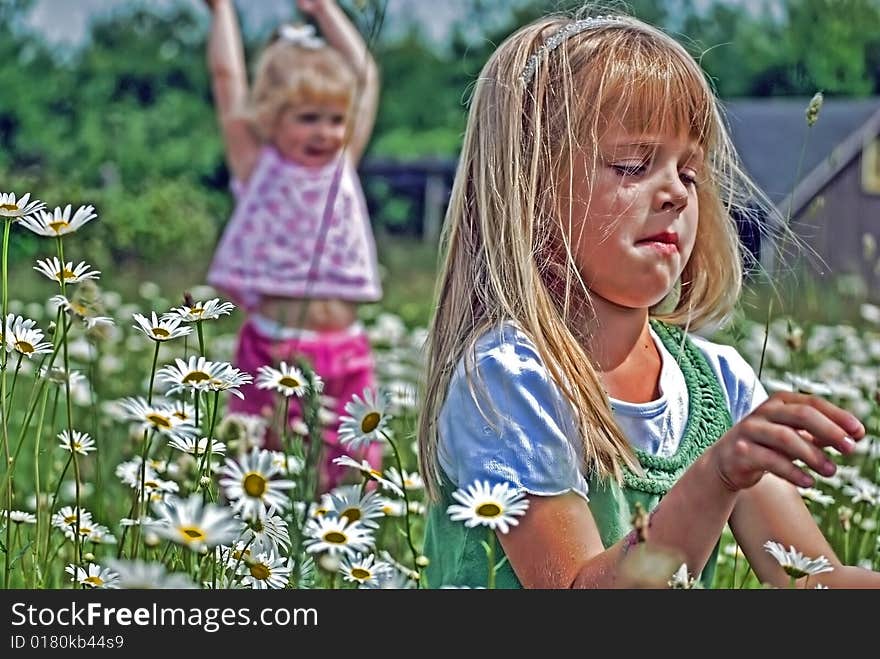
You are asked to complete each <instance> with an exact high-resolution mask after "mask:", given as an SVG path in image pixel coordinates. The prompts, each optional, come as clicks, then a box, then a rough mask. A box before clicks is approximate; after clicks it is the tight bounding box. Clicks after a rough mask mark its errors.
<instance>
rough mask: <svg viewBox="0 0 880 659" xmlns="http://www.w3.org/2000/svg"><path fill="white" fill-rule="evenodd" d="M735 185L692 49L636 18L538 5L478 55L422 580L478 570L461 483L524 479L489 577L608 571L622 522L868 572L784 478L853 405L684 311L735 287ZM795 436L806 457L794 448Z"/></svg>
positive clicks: (764, 569)
mask: <svg viewBox="0 0 880 659" xmlns="http://www.w3.org/2000/svg"><path fill="white" fill-rule="evenodd" d="M753 190H754V188H753V186H752V185H751V184H750V183H749V182H748V180H747V179H746V178H745V177H744V176H742V174H741V171H740V170H739V168H738V167H737V165H736V159H735V155H734V152H733V148H732V146H731V143H730V140H729V138H728V135H727V133H726V131H725V128H724V125H723V123H722V120H721V118H720V114H719V109H718V105H717V102H716V99H715V98H714V96H713V93H712V92H711V90H710V88H709V87H708V85H707V84H706V81H705V78H704V76H703V73H702V71H701V70H700V68H699V66H698V65H697V63H696V62H695V61H694V60H693V58H692V57H691V56H689V55H688V54H687V52H686V51H685V50H684V49H683V48H682V47H681V46H680V45H679V44H678V43H677V42H675V41H674V40H673V39H671V38H670V37H668V36H667V35H665V34H664V33H662V32H661V31H659V30H657V29H655V28H653V27H651V26H649V25H646V24H644V23H642V22H640V21H638V20H635V19H633V18H629V17H624V16H619V17H612V16H603V17H593V18H586V19H582V20H572V19H570V18H559V17H553V18H546V19H542V20H539V21H537V22H535V23H533V24H531V25H528V26H526V27H524V28H522V29H520V30H519V31H517V32H516V33H515V34H513V35H512V36H511V37H509V38H508V39H507V40H506V41H505V42H504V43H503V44H502V45H501V46H500V47H499V48H498V50H497V51H496V52H495V54H494V55H493V56H492V57H491V59H490V61H489V62H488V63H487V64H486V66H485V68H484V69H483V71H482V73H481V74H480V76H479V81H478V83H477V86H476V90H475V93H474V97H473V101H472V106H471V109H470V116H469V120H468V127H467V133H466V137H465V143H464V147H463V151H462V154H461V159H460V162H459V169H458V172H457V176H456V180H455V185H454V190H453V197H452V201H451V205H450V208H449V210H448V215H447V227H446V231H447V234H446V240H447V243H446V248H447V250H448V252H447V255H446V260H445V265H444V268H443V274H442V280H441V282H440V286H439V300H438V308H437V312H436V316H435V318H434V320H433V324H432V328H431V332H430V337H429V344H428V371H427V388H426V392H425V406H424V409H423V415H422V419H421V421H420V443H421V444H420V462H421V466H422V471H423V475H424V477H425V481H426V483H427V486H428V489H429V493H430V495H431V497H432V500H433V504H432V506H431V509H430V511H429V517H428V527H427V529H426V542H425V552H424V553H425V554H426V555H427V556H428V558H429V559H430V561H431V562H430V565H429V567H428V571H427V576H428V583H429V584H430V585H432V586H443V585H470V586H477V585H485V584H486V569H487V568H486V565H487V564H486V552H485V551H484V548H483V547H482V546H481V542H483V541H484V540H485V530H484V529H481V528H467V527H466V526H465V525H464V524H462V523H460V522H453V521H451V520H450V518H449V516H448V515H447V513H446V508H447V506H448V505H449V504H450V503H453V499H452V498H451V496H450V494H451V492H453V491H454V489H455V488H458V487H466V486H468V485H470V484H471V483H473V482H475V481H488V482H489V483H492V484H494V483H500V482H505V481H506V482H509V483H511V484H512V485H513V486H514V488H516V489H517V490H520V491H524V492H525V493H527V496H528V501H529V507H528V510H527V512H526V513H525V515H524V516H523V517H521V518H519V524H518V525H516V526H514V527H512V528H511V529H510V531H509V532H508V533H505V534H501V533H499V534H498V539H499V540H500V544H501V547H502V548H503V552H504V554H506V556H507V559H508V561H506V562H503V561H502V564H503V567H501V568H500V572H499V574H498V575H497V577H496V585H497V586H499V587H505V586H506V587H517V586H525V587H531V588H571V587H573V588H596V587H598V588H607V587H613V586H615V585H620V584H621V583H623V580H622V579H620V577H621V572H620V567H621V564H622V562H623V558H624V557H625V556H626V554H627V551H628V550H629V549H630V548H631V547H632V546H633V545H634V544H635V541H636V536H635V533H636V532H635V531H633V530H631V529H632V528H633V526H632V521H631V520H632V515H633V512H634V511H635V510H636V507H635V504H636V503H640V504H641V505H642V506H643V507H644V508H645V509H646V510H649V511H653V512H652V514H651V517H650V522H649V524H650V531H649V536H648V537H649V544H651V543H653V544H654V545H655V546H658V547H665V548H668V549H671V550H674V551H675V552H677V553H678V554H679V555H681V556H682V557H683V559H684V561H685V563H686V565H687V567H688V568H689V570H690V572H691V575H696V574H701V576H702V579H703V581H704V584H705V583H708V582H710V581H711V576H712V572H713V569H714V562H715V556H716V553H717V547H718V543H719V538H720V536H721V533H722V530H723V529H724V526H725V524H728V523H729V524H730V527H731V529H732V531H733V533H734V535H735V537H736V540H737V542H738V543H739V545H740V546H741V547H742V550H743V551H744V553H745V555H746V557H747V558H748V560H749V562H750V564H751V566H752V568H753V569H754V572H755V574H756V576H757V577H758V578H760V579H761V580H762V581H763V582H766V583H770V584H774V585H778V586H782V587H785V586H788V585H789V582H790V580H789V577H788V576H787V575H786V574H785V572H784V571H783V570H782V569H781V568H780V567H779V565H778V564H777V563H776V561H775V559H774V558H773V556H771V555H770V554H769V553H768V552H767V551H766V550H765V549H764V547H763V545H764V543H765V542H766V541H768V540H772V541H775V542H779V543H781V544H782V545H784V546H788V545H793V546H794V547H795V548H797V549H798V550H800V551H801V552H803V553H804V554H805V555H807V556H819V555H824V556H826V557H828V558H829V560H830V561H831V564H832V565H833V567H834V569H833V571H831V572H827V573H824V574H821V575H818V576H814V577H812V579H811V581H810V585H816V584H817V583H823V584H825V585H828V586H831V587H853V586H875V587H880V575H878V574H876V573H874V572H870V571H867V570H862V569H859V568H855V567H848V566H843V565H841V564H840V560H839V559H838V558H837V557H835V555H834V552H833V551H832V549H831V547H830V546H829V544H828V542H827V541H826V539H825V538H824V537H823V535H822V533H821V532H820V530H819V529H818V527H817V526H816V523H815V522H814V521H813V519H812V517H811V515H810V513H809V511H808V510H807V508H806V506H805V505H804V503H803V502H802V499H801V497H800V495H799V493H798V491H797V489H796V487H795V486H801V487H807V486H810V485H811V484H812V483H813V482H814V481H813V477H812V476H810V475H809V473H808V472H809V470H813V471H815V472H817V473H819V474H822V475H823V476H828V475H830V474H833V473H834V471H835V466H834V464H833V463H832V461H831V460H829V459H828V458H827V457H826V454H825V452H824V451H823V449H824V448H825V447H833V448H834V449H837V450H838V451H841V452H842V453H844V454H849V453H851V452H852V450H853V447H854V440H859V439H860V438H862V437H863V436H864V434H865V429H864V427H863V426H862V424H861V423H860V422H859V420H858V419H856V418H855V417H853V416H852V415H851V414H849V413H848V412H846V411H844V410H842V409H840V408H838V407H836V406H834V405H832V404H831V403H829V402H827V401H825V400H823V399H820V398H817V397H813V396H808V395H804V394H800V393H778V394H774V395H773V396H770V397H769V398H768V397H767V394H766V392H765V391H764V389H763V387H762V386H761V384H760V382H759V381H758V379H757V377H756V375H755V373H754V371H753V370H752V369H751V367H750V366H749V365H748V364H747V363H746V361H745V360H744V359H743V358H742V357H741V356H740V355H739V354H738V353H737V352H736V351H735V350H734V349H733V348H731V347H728V346H723V345H718V344H715V343H712V342H710V341H708V340H706V339H704V338H700V337H698V336H695V335H692V334H691V333H690V332H693V331H698V330H700V329H706V328H712V327H715V326H717V325H718V324H719V323H720V322H722V321H724V320H725V319H726V318H727V317H728V314H729V313H730V312H731V311H732V309H733V307H734V305H735V303H736V300H737V297H738V294H739V292H740V286H741V253H740V245H739V241H738V237H737V233H736V229H735V223H734V221H733V220H732V218H731V212H732V210H733V209H734V208H735V207H736V205H738V202H740V200H741V199H743V197H744V195H747V194H750V193H751V192H752V191H753ZM796 460H800V461H802V463H803V464H804V465H806V467H807V469H801V468H799V467H798V466H797V465H796V464H795V461H796Z"/></svg>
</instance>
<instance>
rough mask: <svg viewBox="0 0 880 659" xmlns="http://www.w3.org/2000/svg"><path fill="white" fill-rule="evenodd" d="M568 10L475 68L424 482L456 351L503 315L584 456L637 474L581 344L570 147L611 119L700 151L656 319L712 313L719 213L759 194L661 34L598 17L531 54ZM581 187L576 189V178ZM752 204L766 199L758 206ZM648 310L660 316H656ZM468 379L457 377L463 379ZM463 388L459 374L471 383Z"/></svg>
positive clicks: (718, 266)
mask: <svg viewBox="0 0 880 659" xmlns="http://www.w3.org/2000/svg"><path fill="white" fill-rule="evenodd" d="M571 21H572V19H571V18H569V17H560V16H553V17H547V18H543V19H540V20H537V21H535V22H533V23H531V24H529V25H527V26H525V27H523V28H521V29H519V30H518V31H517V32H515V33H514V34H513V35H511V36H510V37H508V38H507V39H506V40H505V41H504V43H502V44H501V46H499V48H498V49H497V50H496V51H495V53H494V54H493V55H492V57H491V58H490V59H489V61H488V62H487V64H486V65H485V67H484V68H483V70H482V72H481V73H480V76H479V78H478V80H477V83H476V87H475V90H474V94H473V97H472V101H471V107H470V113H469V116H468V124H467V130H466V134H465V138H464V145H463V148H462V151H461V155H460V159H459V163H458V169H457V172H456V176H455V182H454V184H453V189H452V197H451V200H450V204H449V207H448V209H447V213H446V223H445V226H444V234H443V248H444V250H445V252H446V256H445V260H444V263H443V267H442V274H441V277H440V280H439V282H438V294H437V309H436V314H435V316H434V319H433V322H432V326H431V329H430V332H429V337H428V342H427V371H426V386H425V388H424V392H423V393H424V397H423V398H424V399H423V406H422V412H421V417H420V420H419V438H420V442H419V461H420V466H421V470H422V473H423V475H424V478H425V481H426V485H427V489H428V493H429V495H430V496H431V497H432V498H436V497H437V495H438V492H439V488H438V485H439V482H440V467H439V464H438V458H437V446H438V436H437V425H436V421H437V418H438V415H439V413H440V410H441V408H442V406H443V402H444V400H445V397H446V391H447V388H448V385H449V382H450V378H451V377H452V374H453V372H454V369H455V367H456V364H457V363H458V362H459V361H460V360H461V359H462V358H464V359H465V364H466V366H467V365H468V364H471V363H472V358H473V352H474V351H473V347H474V342H475V340H476V339H477V338H478V337H479V336H480V335H481V334H483V333H484V332H486V331H487V330H488V329H489V328H492V327H493V326H497V325H498V324H499V323H501V322H504V321H512V322H513V323H515V324H516V325H517V326H518V327H519V329H521V330H522V331H523V332H525V333H526V335H528V336H529V338H530V339H531V340H532V341H533V342H534V345H535V347H536V349H537V350H538V353H539V355H540V356H541V358H542V360H543V362H544V364H545V366H546V367H547V369H548V371H549V373H550V374H551V376H552V377H553V379H554V381H555V383H556V384H557V385H558V386H559V388H560V390H561V391H562V392H563V393H564V394H565V396H566V397H567V398H568V400H570V402H571V404H572V406H573V409H574V411H575V414H576V417H577V423H578V428H579V432H580V437H581V440H582V443H583V449H584V451H583V453H584V456H585V464H584V465H583V468H584V469H585V470H587V469H595V470H596V471H597V472H598V474H599V475H600V476H612V477H614V478H616V479H620V478H621V477H622V465H623V464H627V465H628V466H629V467H630V468H631V469H633V470H635V471H637V472H639V471H640V467H639V465H638V461H637V459H636V457H635V454H634V452H633V450H632V448H631V447H630V445H629V442H628V441H627V440H626V438H625V437H624V436H623V433H622V432H621V430H620V429H619V427H618V426H617V424H616V423H615V421H614V417H613V415H612V413H611V408H610V404H609V401H608V397H607V395H606V394H605V392H604V390H603V387H602V383H601V381H600V379H599V376H598V373H597V371H596V368H595V367H594V365H593V362H592V360H591V359H590V357H589V355H588V353H587V352H586V351H585V349H584V347H583V344H585V343H587V342H588V340H589V337H586V336H584V335H583V333H582V331H580V332H579V331H578V329H579V328H583V327H584V326H585V323H586V322H587V321H589V317H587V316H585V313H584V310H585V309H586V310H587V314H589V309H590V306H589V299H590V298H589V296H590V293H589V291H588V290H587V287H586V286H585V284H584V282H583V280H582V279H581V278H580V276H579V274H578V270H577V267H576V265H575V262H574V259H573V255H572V254H573V249H572V246H571V244H570V242H569V240H568V239H567V238H566V236H567V235H571V231H565V230H563V229H564V226H565V224H566V223H569V227H570V226H571V224H570V223H571V222H572V216H571V202H570V201H569V202H568V209H567V210H566V209H565V208H560V206H562V204H560V203H559V202H560V199H561V198H562V197H560V195H559V192H560V191H563V192H565V193H566V194H565V195H564V198H567V199H568V200H571V199H572V197H574V196H576V195H574V194H571V191H568V190H564V189H562V186H564V185H570V183H568V182H567V181H568V178H570V177H568V178H567V174H568V173H569V172H571V171H572V163H573V158H574V157H575V156H576V155H577V157H581V154H583V153H586V157H587V158H588V162H589V158H590V157H591V156H592V162H593V166H594V168H595V164H596V163H597V161H598V157H599V156H598V153H597V143H598V141H599V136H600V135H601V131H602V130H603V129H604V128H605V126H606V125H607V123H608V122H609V120H610V119H612V118H613V119H614V120H615V121H617V120H623V122H624V125H625V126H626V127H627V128H629V129H632V130H634V131H636V132H637V133H645V134H649V133H650V134H655V135H664V134H669V133H672V134H674V135H677V134H680V133H681V132H682V131H685V132H686V134H688V135H689V136H690V137H691V138H693V139H695V140H696V141H697V142H698V143H699V145H700V146H702V148H703V149H704V153H705V165H704V167H703V170H704V172H705V174H706V175H705V176H703V177H702V178H704V179H706V180H705V181H701V182H700V185H699V187H698V192H697V193H698V202H699V231H698V233H697V237H696V244H695V246H694V250H693V254H692V256H691V257H690V260H689V261H688V263H687V265H686V266H685V268H684V272H683V274H682V276H681V296H680V298H679V300H678V301H677V303H675V305H674V308H673V309H672V310H671V311H667V312H665V313H663V314H662V315H658V317H660V318H661V319H662V320H664V321H666V322H669V323H673V324H677V325H681V326H685V327H687V328H689V329H693V330H697V329H699V328H701V327H705V326H707V325H715V324H720V323H722V322H723V321H724V320H725V319H727V318H728V317H729V315H730V313H731V312H732V310H733V308H734V306H735V303H736V300H737V298H738V296H739V293H740V289H741V284H742V260H741V259H742V254H741V246H740V242H739V237H738V233H737V229H736V225H735V222H734V220H733V219H732V212H733V210H734V209H735V208H745V207H746V206H747V203H746V202H748V203H749V204H752V205H754V204H755V201H756V200H757V201H758V202H759V203H760V202H761V200H764V199H765V198H764V197H763V195H761V193H760V192H759V191H758V190H757V188H756V187H755V186H754V184H753V183H751V181H749V179H748V177H747V176H745V174H744V173H743V171H742V169H741V167H740V166H739V164H738V163H737V158H736V155H735V152H734V148H733V146H732V144H731V141H730V138H729V136H728V133H727V130H726V129H725V125H724V121H723V119H722V117H721V114H720V110H719V106H718V103H717V101H716V98H715V95H714V93H713V91H712V89H711V88H710V86H709V85H708V83H707V81H706V79H705V77H704V75H703V72H702V70H701V69H700V67H699V65H698V64H697V62H696V61H695V60H694V59H693V57H691V55H689V54H688V52H687V51H686V50H685V49H684V48H683V47H682V46H681V45H680V44H679V43H678V42H676V41H675V40H674V39H673V38H671V37H670V36H668V35H666V34H665V33H663V32H662V31H660V30H659V29H657V28H654V27H652V26H650V25H647V24H645V23H643V22H641V21H639V20H637V19H634V18H631V17H626V16H616V17H614V20H597V21H595V22H593V23H591V24H590V26H589V27H588V28H587V29H585V30H584V31H582V32H579V33H577V34H573V35H572V36H569V37H568V38H566V39H564V40H563V41H562V42H561V43H560V44H559V45H558V47H556V48H555V49H553V50H552V52H548V53H543V54H542V55H541V56H540V57H539V58H538V60H537V65H536V67H535V70H534V73H533V75H531V77H529V78H528V79H526V80H524V79H523V73H524V71H525V70H526V69H527V66H528V64H529V58H530V57H531V56H532V55H533V54H534V53H535V52H536V51H538V49H539V48H540V47H541V45H542V44H544V43H545V42H546V40H547V39H548V38H549V37H551V36H552V35H554V34H556V33H557V31H558V30H559V29H560V28H562V27H564V26H566V25H568V24H570V23H571ZM577 192H579V193H582V194H584V195H586V196H587V198H589V190H586V191H577ZM762 205H763V204H762ZM655 315H657V314H655ZM469 382H470V381H469ZM471 386H472V385H471Z"/></svg>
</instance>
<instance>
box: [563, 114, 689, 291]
mask: <svg viewBox="0 0 880 659" xmlns="http://www.w3.org/2000/svg"><path fill="white" fill-rule="evenodd" d="M598 151H599V154H598V155H599V158H598V161H597V162H596V165H595V168H594V167H593V163H592V151H591V150H587V152H581V153H577V154H575V157H574V166H573V172H572V173H571V179H570V183H571V188H570V189H571V209H572V220H571V227H570V229H569V227H568V203H569V200H568V198H567V197H568V196H569V195H568V190H569V186H568V185H567V183H568V181H566V182H565V183H564V184H563V186H562V189H563V191H564V192H563V194H562V198H561V200H560V217H561V218H562V225H563V230H564V231H565V232H566V234H567V235H568V237H569V239H570V241H571V245H572V251H573V253H574V258H575V262H576V264H577V266H578V269H579V270H580V273H581V276H582V277H583V279H584V282H585V284H586V286H587V287H588V288H589V289H590V291H592V293H593V294H594V295H598V296H600V297H601V298H604V299H605V300H608V301H609V302H611V303H613V304H616V305H619V306H624V307H628V308H647V307H650V306H652V305H654V304H656V303H657V302H659V301H660V300H661V299H662V298H663V297H664V296H665V295H666V293H667V292H669V290H670V289H671V288H672V286H673V284H674V283H675V281H676V279H678V277H679V275H680V274H681V272H682V270H683V269H684V266H685V264H686V263H687V261H688V259H689V258H690V255H691V252H692V251H693V248H694V241H695V238H696V233H697V220H698V217H699V208H698V203H697V185H698V182H699V180H700V179H701V177H702V176H703V174H704V172H703V171H702V170H703V157H702V152H701V149H700V146H699V145H698V144H697V143H696V142H694V141H693V140H691V139H690V138H689V137H688V136H687V135H684V136H682V135H644V134H633V133H632V132H630V131H628V130H626V129H625V128H623V127H622V126H618V127H616V128H615V127H611V128H610V129H607V130H606V131H605V132H604V134H603V136H602V137H601V139H600V141H599V144H598Z"/></svg>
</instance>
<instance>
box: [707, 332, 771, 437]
mask: <svg viewBox="0 0 880 659" xmlns="http://www.w3.org/2000/svg"><path fill="white" fill-rule="evenodd" d="M695 343H696V344H697V345H698V346H699V347H700V348H701V349H702V351H703V354H704V355H705V356H706V358H707V359H708V361H709V364H710V365H711V366H712V368H713V370H714V371H715V374H716V375H717V376H718V380H719V382H720V383H721V388H722V389H723V390H724V397H725V398H726V399H727V406H728V409H729V410H730V416H731V418H732V420H733V422H734V423H738V422H739V421H740V420H742V419H743V417H745V416H747V415H748V414H749V413H751V411H752V410H754V409H755V408H756V407H758V405H760V404H761V403H763V402H764V401H765V400H767V391H766V390H765V389H764V385H762V384H761V381H760V380H758V375H757V374H756V373H755V369H753V368H752V366H751V365H750V364H749V363H748V362H747V361H746V360H745V358H744V357H743V356H742V355H741V354H740V353H739V351H738V350H737V349H736V348H734V347H733V346H729V345H724V344H720V343H711V342H709V341H707V340H705V339H702V338H700V337H697V338H696V339H695Z"/></svg>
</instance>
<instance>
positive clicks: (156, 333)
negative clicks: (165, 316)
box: [150, 327, 171, 339]
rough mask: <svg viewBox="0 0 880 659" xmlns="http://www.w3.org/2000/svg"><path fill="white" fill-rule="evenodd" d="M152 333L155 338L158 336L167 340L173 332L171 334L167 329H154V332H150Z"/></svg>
mask: <svg viewBox="0 0 880 659" xmlns="http://www.w3.org/2000/svg"><path fill="white" fill-rule="evenodd" d="M150 331H151V332H152V333H153V336H158V337H160V338H163V339H164V338H166V337H169V336H171V332H169V331H168V330H167V329H165V328H164V327H154V328H153V329H152V330H150Z"/></svg>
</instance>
